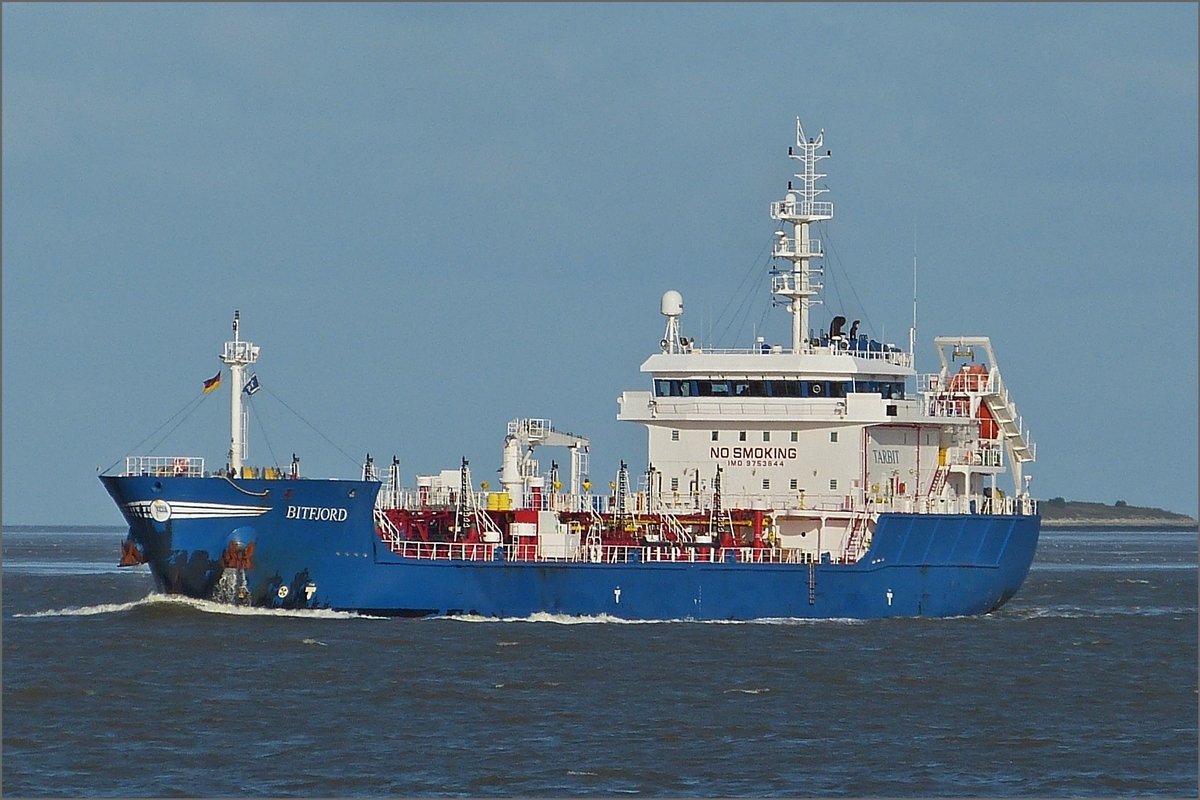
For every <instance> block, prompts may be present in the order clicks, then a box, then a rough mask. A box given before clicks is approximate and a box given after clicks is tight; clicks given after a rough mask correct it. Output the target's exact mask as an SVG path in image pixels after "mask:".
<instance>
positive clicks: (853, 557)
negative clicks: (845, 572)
mask: <svg viewBox="0 0 1200 800" xmlns="http://www.w3.org/2000/svg"><path fill="white" fill-rule="evenodd" d="M870 518H871V515H870V514H869V513H867V512H864V513H862V514H855V515H854V517H853V519H852V520H851V521H850V536H849V537H847V539H846V549H845V552H844V553H843V554H842V560H843V561H844V562H845V563H847V564H852V563H854V562H856V561H858V560H859V559H860V558H862V553H861V552H860V551H861V550H862V546H863V542H864V541H865V539H866V535H867V522H868V521H869V520H870Z"/></svg>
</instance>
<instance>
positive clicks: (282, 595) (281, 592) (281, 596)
mask: <svg viewBox="0 0 1200 800" xmlns="http://www.w3.org/2000/svg"><path fill="white" fill-rule="evenodd" d="M275 594H277V595H279V599H280V600H286V599H287V596H288V587H286V586H280V587H279V591H277V592H276V593H275Z"/></svg>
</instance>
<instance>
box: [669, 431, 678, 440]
mask: <svg viewBox="0 0 1200 800" xmlns="http://www.w3.org/2000/svg"><path fill="white" fill-rule="evenodd" d="M671 441H672V442H678V441H679V431H671Z"/></svg>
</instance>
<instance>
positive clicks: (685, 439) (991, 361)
mask: <svg viewBox="0 0 1200 800" xmlns="http://www.w3.org/2000/svg"><path fill="white" fill-rule="evenodd" d="M796 131H797V140H796V141H797V143H796V145H795V146H794V147H792V148H789V153H788V154H789V156H790V157H791V158H794V159H797V160H800V161H801V162H802V164H803V170H802V172H800V173H799V174H797V176H796V177H797V178H799V179H800V181H799V186H798V187H796V186H793V185H792V184H791V183H789V190H790V191H789V193H788V195H787V196H786V198H785V199H784V200H782V201H779V202H775V203H772V204H771V210H770V213H771V216H772V218H774V219H776V220H779V221H780V222H783V223H787V224H790V225H791V231H790V232H789V231H786V230H781V231H779V232H778V233H777V236H778V239H777V241H776V243H775V246H774V251H773V255H774V256H775V258H776V259H782V260H785V261H790V262H791V265H790V268H787V269H781V270H774V271H773V273H772V274H773V280H772V287H771V291H772V293H773V294H775V295H778V296H781V297H783V298H786V300H787V304H788V307H789V310H790V312H791V314H792V341H791V343H790V347H785V346H783V345H782V344H768V343H766V342H765V341H763V340H762V339H761V338H759V340H758V341H757V342H756V344H755V346H754V347H753V348H750V349H745V350H712V349H708V350H706V349H704V348H702V347H700V346H698V345H697V344H696V342H695V340H694V339H689V338H687V337H685V336H683V335H682V333H681V331H682V316H683V298H682V297H681V296H680V295H679V293H678V292H675V291H669V292H667V293H666V294H665V295H664V296H663V298H662V306H661V310H662V313H663V315H664V316H666V317H667V325H666V331H665V335H664V338H663V340H662V342H661V343H660V344H661V348H660V350H661V351H660V352H659V353H656V354H654V355H652V356H650V357H649V358H648V359H647V360H646V361H645V363H643V364H642V367H641V371H642V372H646V373H650V375H651V378H652V389H651V391H632V392H625V393H624V394H622V395H621V397H620V398H618V402H619V403H620V412H619V414H618V419H621V420H626V421H630V422H638V423H641V424H644V425H645V426H646V427H647V430H648V433H649V450H648V455H649V458H648V470H647V474H646V481H647V485H646V496H647V497H648V498H650V499H651V500H652V503H653V505H654V506H656V507H659V508H661V509H662V510H664V511H667V512H671V513H679V514H683V513H690V512H695V511H701V510H704V509H707V508H710V507H712V506H713V505H714V503H716V504H717V505H722V504H723V505H724V507H726V508H729V507H735V508H736V507H740V508H752V509H762V510H764V511H765V512H771V513H773V514H774V515H775V519H776V522H777V524H778V525H779V528H778V531H779V534H780V535H785V536H786V535H789V534H801V535H802V534H804V533H807V532H812V531H816V532H818V535H820V533H821V532H825V533H826V535H829V534H832V535H835V536H840V537H842V538H843V539H844V540H846V541H847V542H848V541H849V540H850V539H853V538H855V536H854V534H853V533H852V532H853V531H854V530H855V525H856V523H855V520H856V519H870V518H872V517H873V516H874V515H875V514H877V513H878V512H879V511H884V510H892V511H900V512H910V513H946V512H952V513H1003V512H1004V511H1005V508H1011V504H1012V503H1013V502H1014V500H1015V501H1017V502H1026V503H1028V493H1027V486H1022V485H1021V479H1022V473H1021V467H1022V465H1023V464H1024V463H1026V462H1027V461H1032V460H1033V457H1034V453H1035V450H1034V447H1033V445H1032V443H1031V441H1030V439H1029V436H1028V432H1027V431H1025V429H1024V427H1023V425H1022V423H1021V420H1020V417H1019V416H1018V415H1017V414H1016V409H1015V406H1013V405H1012V403H1011V401H1010V400H1009V397H1008V392H1007V390H1005V389H1004V387H1003V384H1002V382H1001V380H1000V373H999V369H998V367H997V365H996V360H995V357H994V355H993V353H992V349H991V344H990V342H989V340H988V339H987V338H986V337H939V338H938V339H937V340H935V341H936V343H937V344H938V346H939V347H940V348H942V349H943V350H944V349H945V347H953V352H952V353H951V354H950V357H949V360H947V356H946V354H945V353H944V352H943V353H942V370H941V372H940V373H939V374H937V375H931V376H920V377H919V376H917V374H916V373H915V371H914V370H913V366H912V354H911V353H910V352H908V353H906V352H904V351H903V350H901V349H900V348H898V347H896V346H895V345H893V344H888V343H882V342H877V341H874V340H872V339H870V338H869V337H868V336H866V335H860V334H859V333H858V321H857V320H856V321H854V323H853V324H852V326H851V328H850V330H849V331H845V330H843V329H844V327H845V324H846V319H845V317H842V316H835V317H834V318H833V321H832V324H831V325H830V329H829V330H828V331H823V332H821V333H820V334H819V335H815V334H814V333H813V332H812V331H811V330H810V329H809V306H810V304H812V303H813V302H818V301H816V300H815V299H814V298H815V297H816V295H817V294H818V290H819V289H820V288H821V287H820V285H819V284H817V283H815V282H814V281H813V280H812V274H813V272H814V271H815V270H813V269H812V268H810V266H809V261H810V260H811V259H817V258H820V257H821V256H822V250H821V245H820V242H819V241H818V240H817V239H814V238H812V237H811V236H810V235H809V226H810V224H812V223H814V222H817V221H821V220H827V219H830V218H832V216H833V204H832V203H829V202H823V201H818V200H817V199H816V197H817V196H818V194H820V193H822V192H824V191H826V190H824V189H818V188H817V186H816V180H817V179H818V178H821V177H823V176H822V175H821V174H819V173H817V172H816V170H815V165H816V163H817V161H819V160H820V159H823V158H827V157H829V155H830V152H829V151H828V150H826V151H824V152H821V149H822V146H823V140H824V132H823V131H822V133H821V134H820V135H818V136H817V137H815V138H813V139H809V140H806V139H805V136H804V130H803V128H802V127H801V125H800V121H799V119H797V121H796ZM789 233H790V235H789ZM976 355H979V356H981V357H986V361H987V363H986V366H985V365H984V364H980V363H978V362H977V361H976V360H975V359H976ZM959 358H965V359H968V360H969V362H970V363H967V364H962V365H961V369H960V371H958V372H956V371H955V370H954V366H955V364H954V362H955V361H956V360H957V359H959ZM1006 462H1011V464H1012V466H1013V470H1014V478H1015V492H1014V497H1007V496H1006V495H1005V494H1004V493H1003V491H1002V490H1001V489H1000V487H999V486H998V484H997V476H998V475H999V474H1001V473H1003V472H1004V471H1005V469H1006V468H1007V464H1006ZM718 469H719V470H720V475H721V478H720V491H719V497H718V498H714V490H715V485H714V479H715V478H716V476H717V474H718ZM1005 503H1007V504H1008V505H1007V506H1005ZM650 510H654V509H653V508H652V509H650Z"/></svg>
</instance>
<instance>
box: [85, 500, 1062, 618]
mask: <svg viewBox="0 0 1200 800" xmlns="http://www.w3.org/2000/svg"><path fill="white" fill-rule="evenodd" d="M101 480H102V481H103V483H104V486H105V488H106V489H107V490H108V492H109V494H110V495H112V497H113V499H114V500H115V501H116V502H117V504H118V505H119V506H120V507H121V509H122V511H123V513H124V514H125V516H126V520H127V521H128V522H129V525H130V538H131V539H132V540H133V541H134V542H135V543H136V544H137V546H138V548H139V549H140V551H141V553H142V554H144V557H145V559H146V561H147V563H148V564H149V566H150V570H151V573H152V575H153V576H154V580H155V583H156V585H157V588H158V589H159V591H162V592H166V593H172V594H181V595H185V596H189V597H195V598H200V599H214V598H215V597H218V596H220V593H221V591H224V590H227V589H228V588H229V584H228V582H229V579H230V578H231V577H234V573H235V572H236V580H237V582H238V587H240V589H241V593H242V594H241V596H240V597H239V598H238V600H239V601H240V602H246V603H249V604H252V605H255V606H263V607H268V608H329V609H335V610H343V611H353V612H359V613H365V614H371V615H387V616H446V615H463V614H470V615H479V616H483V617H496V618H526V617H530V616H532V615H535V614H539V613H546V614H552V615H565V616H581V617H602V616H607V617H613V618H619V619H630V620H682V619H692V620H753V619H767V618H801V619H823V618H824V619H829V618H834V619H875V618H885V617H953V616H968V615H977V614H984V613H987V612H990V611H993V610H995V609H997V608H999V607H1000V606H1002V605H1003V604H1004V603H1006V602H1007V601H1008V600H1009V599H1010V598H1011V597H1012V596H1013V595H1014V594H1015V593H1016V591H1017V590H1018V589H1019V588H1020V586H1021V584H1022V583H1023V581H1024V580H1025V577H1026V575H1027V574H1028V571H1029V567H1030V564H1031V563H1032V561H1033V557H1034V553H1035V551H1036V548H1037V540H1038V531H1039V527H1040V518H1039V517H1037V516H1001V515H983V514H901V513H884V514H881V515H880V516H879V518H878V522H877V526H876V530H875V534H874V536H873V538H872V541H871V545H870V547H869V549H868V550H867V552H866V553H865V554H864V555H863V556H862V558H861V559H859V560H858V561H857V562H855V563H853V564H837V563H816V564H779V563H743V562H739V561H734V562H710V561H694V562H692V561H665V562H640V561H636V562H627V563H591V562H587V561H544V560H542V561H519V560H514V561H505V560H493V561H474V560H445V559H441V560H430V559H421V558H410V557H404V556H401V555H398V554H396V553H395V552H393V551H392V550H391V549H389V548H388V546H387V545H386V544H385V543H384V542H383V541H382V540H381V539H380V537H379V536H378V535H377V533H376V529H375V524H374V519H373V514H372V510H373V507H374V502H375V495H376V493H377V492H378V489H379V484H378V483H377V482H373V481H336V480H257V479H255V480H238V481H233V480H229V479H226V478H222V477H214V478H171V477H152V476H127V477H115V476H104V477H102V478H101ZM159 499H161V500H163V501H164V502H165V503H167V504H168V505H169V506H170V507H171V509H172V513H171V514H170V515H169V517H168V518H166V519H164V520H162V521H159V520H158V519H155V518H154V517H153V516H152V515H151V514H150V513H149V512H147V511H146V510H145V509H147V508H148V507H149V504H150V503H153V502H154V501H155V500H159ZM159 516H160V517H161V516H164V515H163V514H161V513H160V514H159ZM322 516H325V517H326V518H325V519H321V517H322ZM231 544H233V545H235V546H236V547H238V548H242V549H243V551H245V550H246V548H250V549H249V552H251V553H252V556H251V558H250V562H251V564H250V566H249V567H248V568H245V569H240V570H233V569H231V568H229V567H227V566H226V565H225V562H223V560H222V559H223V557H225V555H226V553H227V552H229V550H230V545H231ZM251 546H252V547H251ZM281 589H282V590H281Z"/></svg>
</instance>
